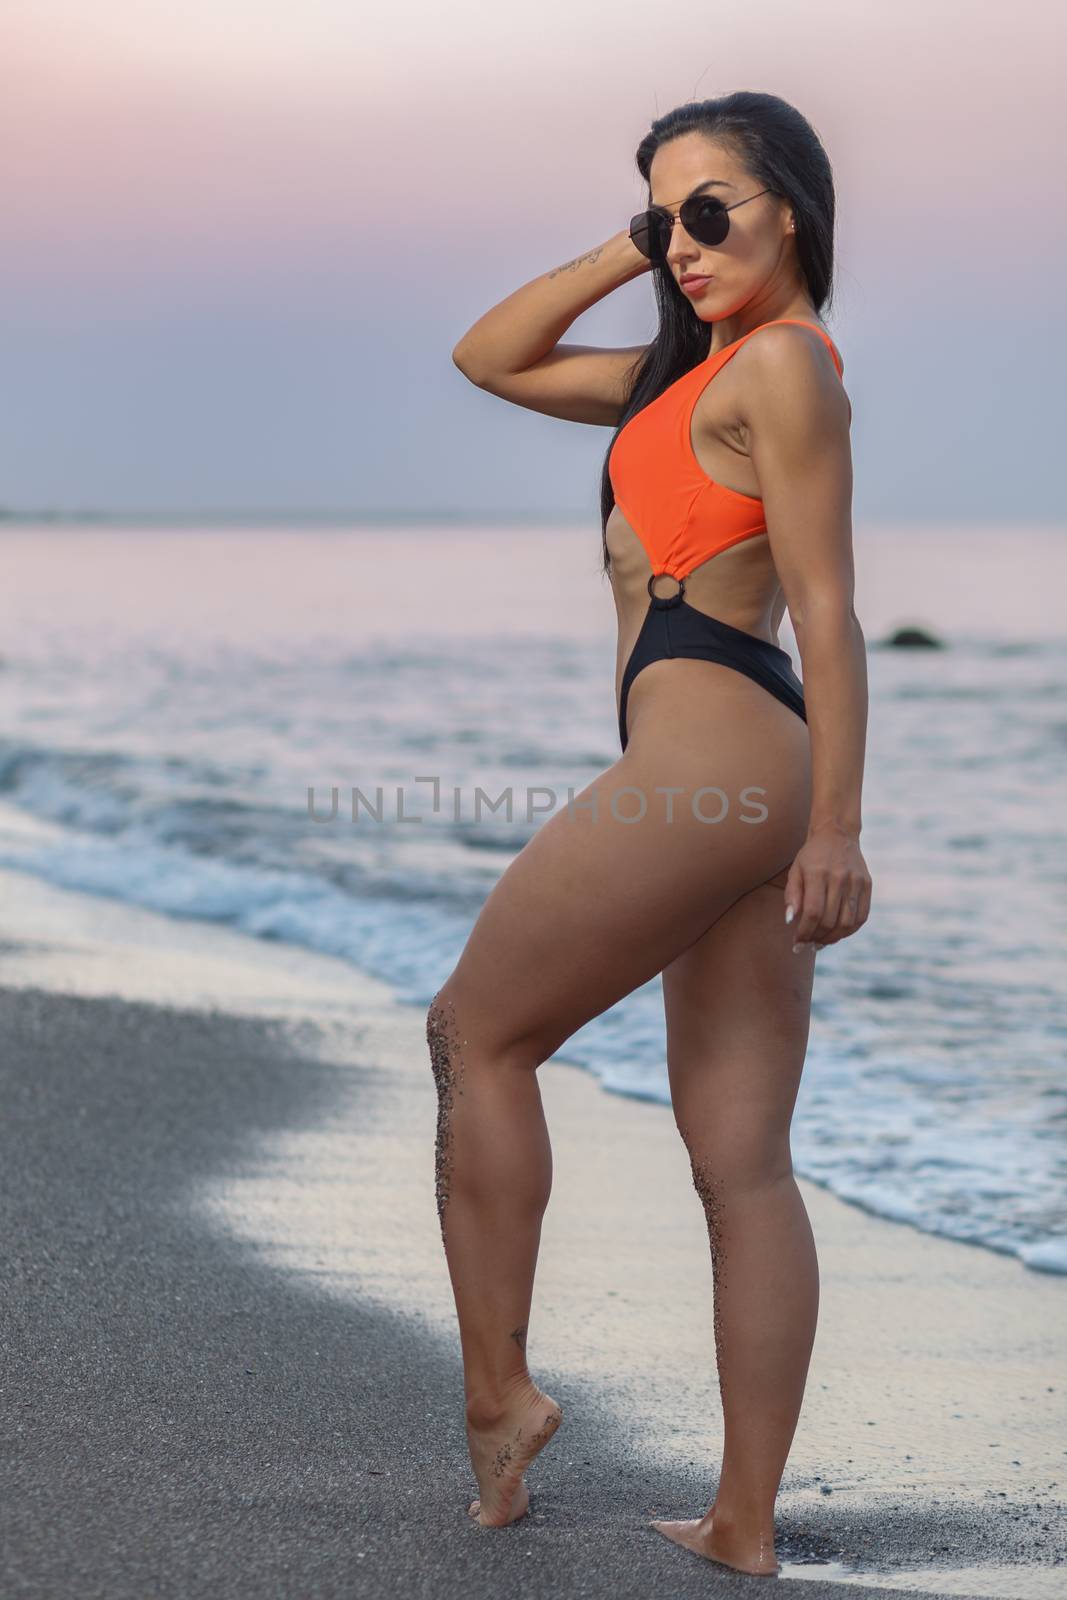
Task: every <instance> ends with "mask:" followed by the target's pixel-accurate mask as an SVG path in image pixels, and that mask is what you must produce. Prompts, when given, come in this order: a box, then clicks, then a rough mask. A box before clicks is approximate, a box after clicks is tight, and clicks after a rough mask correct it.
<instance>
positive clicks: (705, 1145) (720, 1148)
mask: <svg viewBox="0 0 1067 1600" xmlns="http://www.w3.org/2000/svg"><path fill="white" fill-rule="evenodd" d="M678 1131H679V1133H680V1134H681V1136H682V1140H683V1142H684V1144H685V1147H686V1150H687V1152H688V1155H689V1162H690V1167H691V1169H692V1174H693V1186H694V1188H695V1189H696V1191H697V1194H698V1195H699V1196H700V1199H701V1202H702V1204H703V1206H704V1209H705V1211H718V1210H721V1208H722V1205H723V1202H724V1200H725V1198H726V1196H727V1195H729V1194H738V1195H739V1194H743V1193H744V1192H745V1191H746V1190H752V1189H761V1188H765V1187H766V1186H767V1185H769V1184H773V1183H779V1182H781V1181H782V1180H783V1179H785V1178H791V1177H792V1176H793V1159H792V1151H791V1150H790V1147H789V1136H788V1133H786V1134H784V1135H779V1134H777V1133H773V1132H771V1131H769V1130H767V1129H738V1128H730V1127H726V1128H723V1127H719V1128H717V1129H716V1130H715V1131H714V1133H713V1134H711V1135H708V1134H707V1133H705V1132H703V1131H702V1132H701V1134H699V1135H697V1134H695V1133H694V1131H693V1130H692V1129H689V1128H687V1127H685V1126H683V1125H682V1124H681V1123H679V1124H678Z"/></svg>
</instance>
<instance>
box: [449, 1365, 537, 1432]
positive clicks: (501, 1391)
mask: <svg viewBox="0 0 1067 1600" xmlns="http://www.w3.org/2000/svg"><path fill="white" fill-rule="evenodd" d="M538 1392H539V1391H538V1390H537V1386H536V1384H535V1383H534V1381H533V1379H532V1378H531V1377H530V1374H529V1373H528V1372H517V1373H515V1374H514V1375H513V1376H512V1377H510V1378H504V1379H502V1380H501V1381H500V1382H498V1383H493V1384H487V1385H482V1386H481V1387H480V1388H478V1389H472V1390H471V1391H470V1392H469V1393H468V1395H467V1421H468V1422H469V1423H470V1425H471V1427H472V1428H491V1427H493V1426H494V1425H495V1424H496V1423H498V1422H502V1421H503V1419H504V1418H505V1417H506V1416H509V1415H510V1414H511V1412H512V1411H514V1410H515V1406H516V1404H517V1402H519V1401H523V1400H528V1399H529V1398H530V1397H531V1396H532V1395H534V1394H536V1393H538Z"/></svg>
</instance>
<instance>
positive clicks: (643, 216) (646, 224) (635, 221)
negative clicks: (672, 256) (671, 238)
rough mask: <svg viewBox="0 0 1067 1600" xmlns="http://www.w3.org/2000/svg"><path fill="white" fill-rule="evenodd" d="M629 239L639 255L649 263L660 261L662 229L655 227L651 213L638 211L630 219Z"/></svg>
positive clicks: (654, 220)
mask: <svg viewBox="0 0 1067 1600" xmlns="http://www.w3.org/2000/svg"><path fill="white" fill-rule="evenodd" d="M630 238H631V239H632V240H633V242H634V244H635V245H636V246H637V248H638V249H639V250H640V252H641V254H642V255H643V256H647V257H648V259H649V260H650V261H658V260H659V259H660V257H661V255H662V249H661V248H660V242H661V238H662V229H661V228H660V227H659V226H658V225H657V223H656V219H655V218H654V217H653V216H652V213H651V212H648V211H639V212H638V214H637V216H636V217H631V218H630Z"/></svg>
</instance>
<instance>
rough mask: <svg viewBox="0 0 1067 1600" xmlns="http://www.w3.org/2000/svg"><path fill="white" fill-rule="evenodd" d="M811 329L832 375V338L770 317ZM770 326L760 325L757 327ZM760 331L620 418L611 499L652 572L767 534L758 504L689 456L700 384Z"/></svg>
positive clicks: (671, 571) (681, 567) (683, 566)
mask: <svg viewBox="0 0 1067 1600" xmlns="http://www.w3.org/2000/svg"><path fill="white" fill-rule="evenodd" d="M774 321H775V322H795V323H797V324H798V325H799V326H800V327H803V328H812V329H813V330H814V331H815V332H816V333H817V334H819V336H820V337H821V338H822V339H824V340H825V341H826V345H827V348H828V349H829V351H830V354H831V356H832V357H833V361H834V366H835V367H836V368H837V374H838V377H840V376H841V371H842V368H841V363H840V362H839V360H838V358H837V353H836V352H835V350H834V347H833V344H832V343H831V340H830V337H829V335H828V334H827V333H825V332H824V331H823V329H822V328H818V327H816V326H815V324H814V323H813V322H805V321H804V320H803V318H801V317H776V318H775V319H774ZM773 325H774V324H773V323H771V322H763V323H761V324H760V327H763V328H770V327H772V326H773ZM759 331H760V330H759V328H751V329H750V330H749V332H748V333H744V334H742V335H741V337H740V339H735V340H734V342H733V344H728V345H726V346H725V348H724V349H722V350H717V351H716V352H715V354H714V355H713V356H707V357H705V359H704V360H703V361H699V362H697V365H696V366H695V367H693V368H691V369H690V371H689V372H684V373H683V374H682V376H681V377H680V378H678V379H676V380H675V382H674V383H672V384H669V385H668V386H667V388H666V389H664V390H663V393H662V394H658V395H657V396H656V398H655V399H654V400H651V401H650V402H649V403H648V405H647V406H644V407H643V408H642V409H641V410H640V411H638V412H636V413H635V414H634V415H633V416H632V417H631V418H630V419H629V421H628V422H626V423H624V425H623V427H622V428H621V429H620V430H619V433H618V434H617V436H616V439H615V443H614V445H613V446H612V450H611V455H610V457H609V458H608V475H609V477H610V479H611V486H612V489H613V490H614V492H615V503H616V505H617V506H618V508H619V510H620V511H621V512H622V514H623V516H624V517H625V518H626V520H627V522H628V523H629V524H630V526H631V528H632V529H633V531H634V533H635V534H636V535H637V537H638V539H639V540H640V541H641V544H642V546H643V547H644V550H645V553H646V554H647V556H648V559H649V561H650V562H651V564H652V570H653V572H654V573H655V574H656V575H657V576H658V575H659V574H660V573H666V574H668V575H669V576H670V577H672V578H685V577H688V575H689V573H690V572H691V571H692V570H693V568H694V567H698V566H700V564H701V562H703V561H707V560H708V559H709V557H711V556H715V555H718V553H719V551H720V550H725V549H726V548H727V546H729V545H731V544H739V543H740V541H741V540H742V539H751V538H754V537H755V535H756V534H758V533H766V531H767V524H766V522H765V521H764V520H763V501H762V500H760V499H758V498H757V497H756V496H755V495H751V494H741V493H740V492H739V490H737V489H727V488H726V487H725V486H724V485H723V484H721V483H716V482H715V481H714V479H712V478H709V477H708V475H707V473H706V472H705V471H704V469H703V468H702V467H701V465H700V463H699V462H698V460H697V458H696V456H695V455H694V453H693V446H692V442H691V434H690V425H691V419H692V416H693V408H694V406H695V405H696V403H697V400H698V399H699V397H700V395H701V393H702V392H703V390H704V389H705V387H706V386H707V385H708V384H709V383H710V382H711V380H712V378H714V376H715V374H716V373H717V372H718V371H719V370H720V369H721V368H722V367H724V366H725V365H726V363H727V362H728V361H729V360H730V358H731V356H733V355H734V354H736V352H737V351H738V350H739V349H740V348H741V346H742V345H743V344H744V342H745V340H746V339H751V337H752V335H753V334H754V333H758V332H759Z"/></svg>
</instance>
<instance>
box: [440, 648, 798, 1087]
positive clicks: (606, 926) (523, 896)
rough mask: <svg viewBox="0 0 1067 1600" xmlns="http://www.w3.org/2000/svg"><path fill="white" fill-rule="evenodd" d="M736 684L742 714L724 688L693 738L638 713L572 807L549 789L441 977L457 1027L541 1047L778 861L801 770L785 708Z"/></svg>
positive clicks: (629, 983)
mask: <svg viewBox="0 0 1067 1600" xmlns="http://www.w3.org/2000/svg"><path fill="white" fill-rule="evenodd" d="M734 676H735V677H736V676H737V675H736V674H735V675H734ZM750 687H751V688H752V690H753V693H754V697H755V701H756V706H757V714H756V715H755V716H750V717H743V716H738V715H737V706H736V702H734V701H733V700H728V701H727V703H725V704H724V706H723V711H722V715H721V717H720V718H718V719H714V718H712V719H710V737H709V736H708V733H709V719H708V718H705V720H704V723H703V724H702V730H701V731H702V735H703V737H702V739H701V740H697V739H695V738H694V737H693V736H692V731H691V730H688V731H687V730H684V729H679V728H677V727H664V728H662V729H661V730H658V731H656V730H654V729H653V727H652V726H650V725H649V724H648V723H647V722H646V726H645V732H644V734H643V735H642V737H641V738H637V737H634V738H632V739H631V741H630V743H629V745H628V746H627V749H626V752H625V754H624V755H623V756H621V757H620V759H619V760H618V761H616V762H615V764H614V765H613V766H611V767H609V768H608V769H607V770H606V771H605V772H603V773H601V774H600V775H599V776H598V777H597V778H596V779H594V781H593V782H592V783H590V784H588V785H587V786H586V787H585V788H584V789H583V790H582V791H581V792H580V793H579V794H577V795H575V797H574V801H573V805H572V806H571V807H570V808H568V807H567V805H566V797H565V796H563V797H562V800H561V803H560V805H559V807H558V809H557V810H556V811H555V812H554V814H553V815H552V816H551V817H550V818H549V820H548V821H547V822H545V823H544V824H543V825H542V826H541V828H540V829H539V831H538V832H537V833H536V834H535V835H534V837H533V838H532V839H531V840H530V841H529V842H528V843H527V844H526V846H525V847H524V848H523V849H522V850H521V851H520V852H519V854H518V855H517V856H516V857H515V859H514V861H512V862H511V864H510V865H509V866H508V868H507V870H506V871H505V872H504V873H503V874H502V876H501V878H500V879H499V881H498V882H497V883H496V885H495V886H494V888H493V890H492V892H491V893H490V895H489V896H488V898H487V900H486V902H485V904H484V906H483V907H482V910H481V912H480V914H479V916H478V919H477V921H476V923H475V925H474V928H473V929H472V931H471V934H470V937H469V939H468V941H467V944H466V946H465V948H464V950H463V952H462V954H461V956H460V959H459V961H458V963H457V966H456V968H455V971H454V972H453V974H452V976H451V978H450V979H449V995H450V998H451V999H452V1000H453V1002H454V1003H455V1004H458V1005H461V1006H462V1007H463V1010H464V1022H465V1027H466V1032H467V1036H468V1037H470V1036H471V1033H472V1031H473V1032H474V1033H476V1034H477V1036H478V1040H479V1043H480V1044H481V1045H482V1046H484V1047H485V1048H487V1049H490V1050H497V1051H505V1050H514V1051H519V1052H521V1053H522V1054H523V1055H525V1056H528V1057H532V1058H535V1059H537V1060H546V1059H547V1058H548V1056H550V1055H552V1054H553V1053H554V1052H555V1051H556V1050H558V1049H559V1048H560V1046H561V1045H562V1044H563V1043H564V1042H565V1041H566V1040H567V1039H568V1038H570V1036H571V1034H573V1033H575V1032H576V1031H577V1030H578V1029H579V1028H580V1027H582V1026H583V1025H584V1024H585V1023H586V1022H588V1021H589V1020H590V1019H591V1018H593V1017H595V1016H599V1015H600V1014H601V1013H602V1012H603V1011H606V1010H607V1009H608V1008H609V1007H610V1006H612V1005H614V1004H615V1003H616V1002H617V1001H619V1000H620V999H622V998H623V997H624V996H625V995H627V994H629V993H631V991H632V990H634V989H636V988H638V987H640V985H642V984H644V983H646V982H648V981H649V980H650V979H651V978H653V977H655V976H656V975H657V974H658V973H660V972H662V971H663V970H664V968H665V967H666V966H667V964H668V963H670V962H672V961H674V960H675V959H676V958H677V957H678V956H679V955H680V954H681V952H682V951H684V950H685V949H686V948H687V947H688V946H690V945H691V944H693V942H694V941H695V940H698V939H699V938H700V937H701V935H702V934H703V933H704V932H705V930H706V929H708V928H709V926H711V925H712V924H714V923H715V922H716V921H717V920H718V919H719V918H721V917H722V915H723V913H724V912H725V911H726V910H727V908H728V907H729V906H731V905H732V904H733V903H734V902H735V901H736V900H737V899H738V898H739V897H741V896H743V895H744V894H746V893H747V892H748V891H749V890H751V889H752V888H753V887H754V886H755V885H757V884H759V883H762V882H764V881H765V880H766V879H767V878H768V877H769V876H770V875H772V874H776V873H781V871H782V869H783V868H787V867H788V865H789V862H790V861H791V860H792V856H793V854H795V851H796V849H797V848H798V847H799V843H800V840H801V839H802V837H803V831H804V828H805V826H806V804H807V789H806V782H807V770H806V767H805V766H804V763H803V762H798V761H797V755H796V746H795V744H794V743H792V742H791V740H790V738H789V737H786V738H775V737H774V727H775V719H774V714H773V712H772V713H771V714H770V715H769V716H768V714H767V707H768V706H769V707H773V708H774V712H778V713H781V715H782V716H783V717H785V718H787V719H790V721H791V722H792V723H796V722H797V721H798V719H797V718H796V717H795V716H794V714H793V713H791V712H788V711H786V710H785V708H783V707H781V706H780V705H779V704H778V702H777V701H775V700H774V699H773V698H772V697H771V696H770V695H768V694H766V692H765V691H764V690H762V689H760V688H759V687H758V686H756V685H750ZM760 713H762V715H761V714H760ZM801 726H803V725H802V724H801ZM777 727H778V729H779V731H781V730H782V728H783V724H781V723H778V724H777ZM784 727H785V728H786V729H787V730H788V733H789V734H790V735H791V734H792V728H791V726H790V723H789V722H787V723H786V724H785V725H784ZM777 895H778V899H779V901H781V891H780V890H778V891H777ZM798 959H799V958H798Z"/></svg>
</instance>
